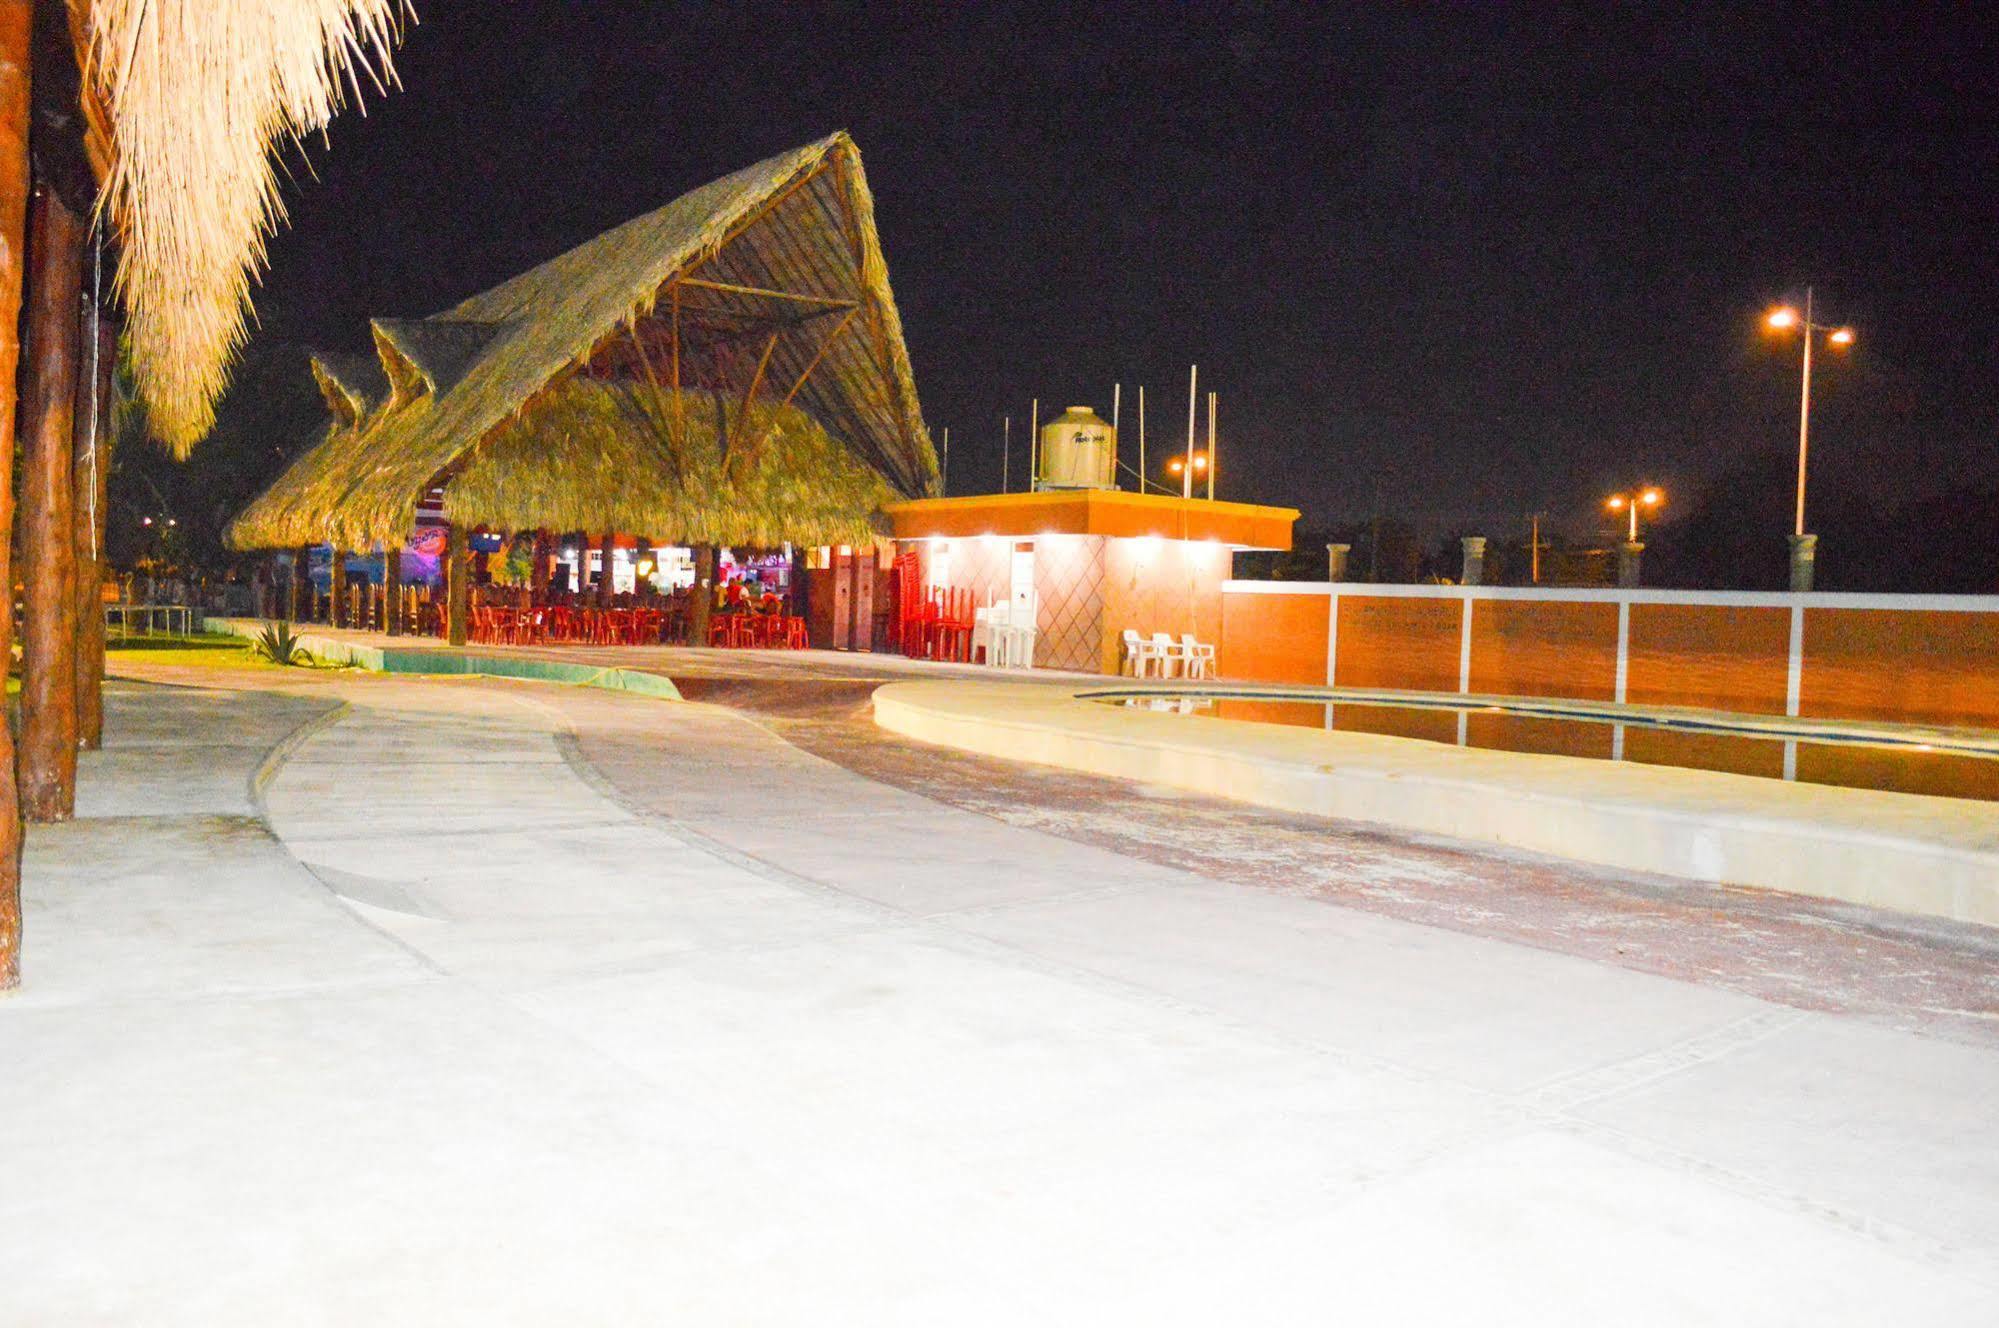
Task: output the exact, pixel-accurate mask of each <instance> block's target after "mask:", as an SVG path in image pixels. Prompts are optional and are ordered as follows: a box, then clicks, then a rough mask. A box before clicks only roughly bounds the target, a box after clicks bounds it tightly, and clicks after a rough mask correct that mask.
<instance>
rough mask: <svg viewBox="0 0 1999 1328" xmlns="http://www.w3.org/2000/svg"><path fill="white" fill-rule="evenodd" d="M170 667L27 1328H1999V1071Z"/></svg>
mask: <svg viewBox="0 0 1999 1328" xmlns="http://www.w3.org/2000/svg"><path fill="white" fill-rule="evenodd" d="M161 676H166V675H161ZM176 676H177V677H178V678H179V680H180V681H196V680H201V681H206V682H208V683H210V684H212V685H211V686H209V687H207V688H204V689H200V690H186V689H181V690H166V689H161V688H144V689H141V688H136V687H120V688H118V689H116V690H115V692H114V695H113V697H112V732H113V733H114V734H115V735H116V738H115V742H114V746H113V748H112V749H111V750H109V751H107V752H105V753H103V754H100V755H97V756H93V757H90V758H87V760H86V764H85V788H84V797H83V800H82V809H83V812H84V818H83V819H80V820H79V821H78V822H76V823H75V824H73V825H69V826H62V827H53V828H48V829H38V830H36V831H35V832H34V833H33V834H32V835H31V838H30V844H29V860H28V879H29V883H30V884H29V899H28V904H29V923H30V928H31V930H30V935H29V938H28V939H29V949H28V956H27V958H28V965H29V968H28V983H29V985H28V986H27V987H26V988H25V989H24V990H23V991H22V992H21V993H20V994H18V995H17V996H15V997H13V998H11V999H9V1000H7V1001H5V1002H0V1067H4V1068H0V1122H4V1126H5V1128H4V1130H0V1177H4V1183H0V1222H4V1223H5V1227H4V1229H5V1230H6V1232H7V1239H6V1240H5V1241H4V1242H0V1288H4V1291H0V1323H15V1322H19V1323H24V1324H38V1325H39V1324H67V1323H131V1322H145V1323H189V1324H194V1323H200V1324H231V1323H244V1324H252V1323H254V1324H268V1323H275V1322H282V1323H287V1324H290V1323H309V1324H311V1323H324V1324H348V1323H356V1322H369V1323H376V1324H380V1323H391V1324H401V1323H409V1324H437V1323H482V1324H485V1323H516V1322H518V1323H565V1324H568V1323H579V1324H581V1323H614V1322H635V1323H636V1322H644V1323H658V1322H687V1323H714V1322H726V1323H750V1324H778V1323H781V1324H823V1323H838V1322H846V1323H857V1324H888V1323H908V1324H918V1323H920V1324H925V1325H934V1324H940V1323H948V1324H965V1323H1007V1324H1011V1323H1021V1322H1042V1323H1065V1324H1066V1323H1074V1324H1092V1325H1095V1324H1111V1323H1133V1324H1159V1323H1202V1324H1206V1323H1217V1322H1229V1323H1301V1322H1338V1321H1351V1322H1359V1323H1391V1322H1392V1323H1423V1322H1452V1323H1469V1322H1476V1323H1481V1324H1486V1323H1523V1324H1524V1323H1532V1324H1547V1323H1576V1324H1583V1323H1589V1324H1601V1323H1618V1324H1641V1323H1659V1324H1685V1323H1715V1324H1763V1323H1798V1324H1815V1325H1817V1324H1832V1323H1853V1324H1877V1323H1883V1322H1904V1323H1924V1324H1949V1323H1962V1324H1987V1323H1991V1322H1994V1321H1995V1319H1999V1146H1995V1144H1994V1142H1993V1139H1992V1133H1991V1124H1990V1122H1991V1115H1992V1105H1991V1104H1992V1103H1993V1102H1994V1101H1995V1099H1999V1051H1995V1050H1993V1049H1992V1048H1991V1047H1989V1046H1984V1045H1978V1044H1974V1043H1967V1042H1964V1041H1959V1040H1943V1039H1937V1038H1932V1037H1927V1036H1924V1035H1922V1034H1920V1033H1914V1032H1906V1031H1897V1030H1895V1029H1890V1028H1886V1027H1882V1026H1880V1025H1879V1024H1875V1023H1863V1022H1860V1021H1857V1020H1853V1019H1848V1018H1843V1017H1839V1016H1834V1015H1826V1014H1813V1013H1808V1012H1805V1011H1803V1010H1800V1009H1796V1008H1792V1007H1789V1006H1781V1005H1773V1004H1768V1003H1765V1002H1763V1001H1760V1000H1757V999H1753V998H1752V997H1750V996H1747V995H1743V994H1740V993H1737V992H1732V991H1728V990H1724V989H1721V988H1719V987H1715V986H1708V985H1702V984H1698V983H1693V982H1681V981H1675V980H1671V979H1669V978H1664V977H1657V976H1652V975H1648V974H1644V973H1637V972H1632V971H1629V970H1626V969H1621V968H1616V967H1611V966H1607V965H1603V964H1598V963H1594V962H1591V961H1590V960H1587V959H1582V958H1577V957H1574V956H1569V955H1562V954H1553V953H1548V952H1546V951H1543V950H1536V949H1529V948H1526V947H1523V946H1519V945H1514V944H1509V943H1506V942H1504V941H1499V940H1494V939H1491V938H1487V937H1481V936H1477V935H1469V934H1465V933H1463V932H1459V931H1449V930H1442V929H1438V928H1433V927H1427V926H1422V925H1418V924H1415V923H1411V922H1407V921H1401V920H1397V919H1395V918H1390V917H1384V916H1380V915H1378V914H1372V913H1366V912H1361V911H1356V910H1353V909H1348V908H1343V907H1339V906H1337V905H1334V904H1330V903H1327V902H1325V901H1323V900H1320V899H1314V898H1309V897H1297V896H1289V895H1285V894H1282V893H1278V892H1272V891H1259V890H1247V889H1243V888H1241V887H1237V886H1228V885H1223V884H1220V883H1217V882H1215V881H1213V880H1209V879H1206V878H1204V877H1202V876H1199V875H1195V874H1191V873H1188V872H1185V871H1180V870H1175V869H1173V868H1172V867H1169V866H1166V865H1161V864H1157V863H1152V862H1147V861H1142V860H1138V859H1134V858H1130V857H1126V856H1121V855H1118V854H1116V853H1112V852H1109V851H1106V850H1104V849H1102V848H1098V847H1093V846H1091V845H1088V844H1083V843H1078V842H1075V841H1072V840H1069V839H1065V838H1057V837H1054V836H1051V835H1045V834H1041V833H1037V832H1035V831H1032V830H1028V829H1023V828H1020V827H1017V826H1011V825H1007V824H1004V823H1002V822H1000V821H998V820H994V819H991V818H988V817H984V816H980V815H977V814H975V813H973V812H969V811H964V810H959V809H955V808H951V807H947V806H944V805H941V804H939V803H937V802H934V801H930V800H928V799H925V798H923V797H921V796H918V795H917V794H915V793H912V792H908V791H902V790H898V789H894V788H890V787H888V786H886V785H883V784H879V783H875V782H872V781H869V780H866V779H863V778H861V777H859V776H857V775H854V774H852V773H849V772H847V771H845V770H842V769H840V768H838V767H835V766H833V765H830V764H828V763H826V762H824V761H821V760H819V759H817V758H815V757H812V756H809V755H806V754H805V753H803V752H801V751H799V750H797V749H796V748H793V747H791V746H789V745H787V744H786V743H784V742H783V741H781V740H780V739H779V738H777V737H775V736H774V735H773V734H772V733H770V732H769V731H767V730H766V729H764V728H762V727H759V726H758V725H756V724H753V723H751V722H749V721H748V720H746V719H744V718H742V717H741V716H739V715H735V714H732V713H729V712H727V711H723V710H720V709H717V708H713V707H709V706H704V705H693V704H676V703H669V702H659V701H652V700H646V699H642V698H635V697H628V696H620V695H616V694H610V693H595V692H582V691H571V690H566V689H557V688H551V687H546V686H533V685H524V684H507V683H494V682H482V681H463V682H451V683H438V682H421V681H412V680H401V679H385V678H368V677H354V676H344V675H328V674H321V675H291V674H285V675H273V674H257V673H250V672H241V673H239V674H236V675H234V676H230V677H225V676H224V675H223V674H222V672H221V671H216V673H215V674H214V675H213V677H211V678H208V679H200V678H199V675H198V674H196V673H195V672H194V671H176ZM274 746H275V747H277V748H278V750H277V751H275V752H273V750H272V749H273V747H274Z"/></svg>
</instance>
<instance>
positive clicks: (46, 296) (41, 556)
mask: <svg viewBox="0 0 1999 1328" xmlns="http://www.w3.org/2000/svg"><path fill="white" fill-rule="evenodd" d="M28 258H29V262H30V263H31V264H32V265H33V272H32V274H31V275H30V277H29V282H28V296H29V301H28V360H29V363H28V381H27V386H28V401H27V407H28V408H27V422H28V432H27V437H26V438H25V439H24V440H23V445H22V448H21V559H22V568H21V583H22V599H23V602H24V612H23V614H22V634H21V753H20V766H21V812H22V814H23V815H24V816H26V817H27V818H28V819H29V820H30V821H67V820H69V819H70V817H72V816H74V815H75V814H76V738H77V725H76V543H75V540H76V530H75V517H74V507H73V500H74V498H75V489H74V487H73V485H72V481H71V470H70V461H71V457H72V455H73V449H74V447H75V445H76V441H75V426H76V419H75V406H76V358H77V357H76V330H77V319H76V309H77V301H78V299H79V298H80V297H81V295H82V293H83V221H82V219H81V218H80V217H78V216H77V215H76V214H75V213H74V212H71V211H70V210H69V208H68V206H67V205H65V204H64V203H63V201H62V199H61V198H60V197H58V196H57V194H56V191H55V190H54V189H52V188H48V187H44V188H42V189H39V190H37V191H36V193H35V222H34V233H33V238H32V240H31V242H30V244H29V252H28Z"/></svg>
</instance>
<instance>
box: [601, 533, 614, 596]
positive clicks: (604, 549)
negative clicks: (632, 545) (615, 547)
mask: <svg viewBox="0 0 1999 1328" xmlns="http://www.w3.org/2000/svg"><path fill="white" fill-rule="evenodd" d="M613 538H614V537H613V536H611V535H605V536H603V537H602V538H601V539H599V540H598V542H597V607H599V608H609V607H610V606H611V549H612V542H613Z"/></svg>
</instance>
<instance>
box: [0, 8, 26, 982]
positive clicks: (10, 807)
mask: <svg viewBox="0 0 1999 1328" xmlns="http://www.w3.org/2000/svg"><path fill="white" fill-rule="evenodd" d="M33 30H34V3H33V0H0V449H4V452H0V455H5V456H12V455H13V452H14V406H15V396H14V375H15V371H16V370H17V369H18V368H19V366H20V362H21V341H20V336H19V333H18V331H17V328H18V327H19V320H20V314H21V278H22V275H23V274H22V259H23V256H24V255H25V254H26V252H27V247H28V246H27V239H28V66H29V52H28V39H29V36H30V35H31V33H32V32H33ZM13 530H14V475H13V467H11V466H0V594H4V598H5V599H6V600H7V601H9V603H8V604H7V605H6V609H7V611H6V612H4V613H0V660H5V659H7V658H8V657H9V656H10V655H11V653H12V651H13V641H12V640H11V638H12V637H13V635H14V613H13V606H12V603H11V601H12V600H13V598H14V595H13V587H14V569H13V566H12V562H13V556H12V548H11V546H12V544H13V539H12V534H13ZM20 982H21V802H20V796H19V792H18V785H16V783H15V778H14V735H13V733H12V732H11V731H10V728H9V726H8V725H6V724H0V991H4V990H6V989H7V988H10V987H15V986H19V985H20Z"/></svg>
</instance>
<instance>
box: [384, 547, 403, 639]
mask: <svg viewBox="0 0 1999 1328" xmlns="http://www.w3.org/2000/svg"><path fill="white" fill-rule="evenodd" d="M382 629H383V630H384V631H386V632H387V633H388V634H389V635H390V636H401V635H402V634H403V546H402V545H400V544H391V545H390V546H389V547H388V548H386V549H384V550H382Z"/></svg>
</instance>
